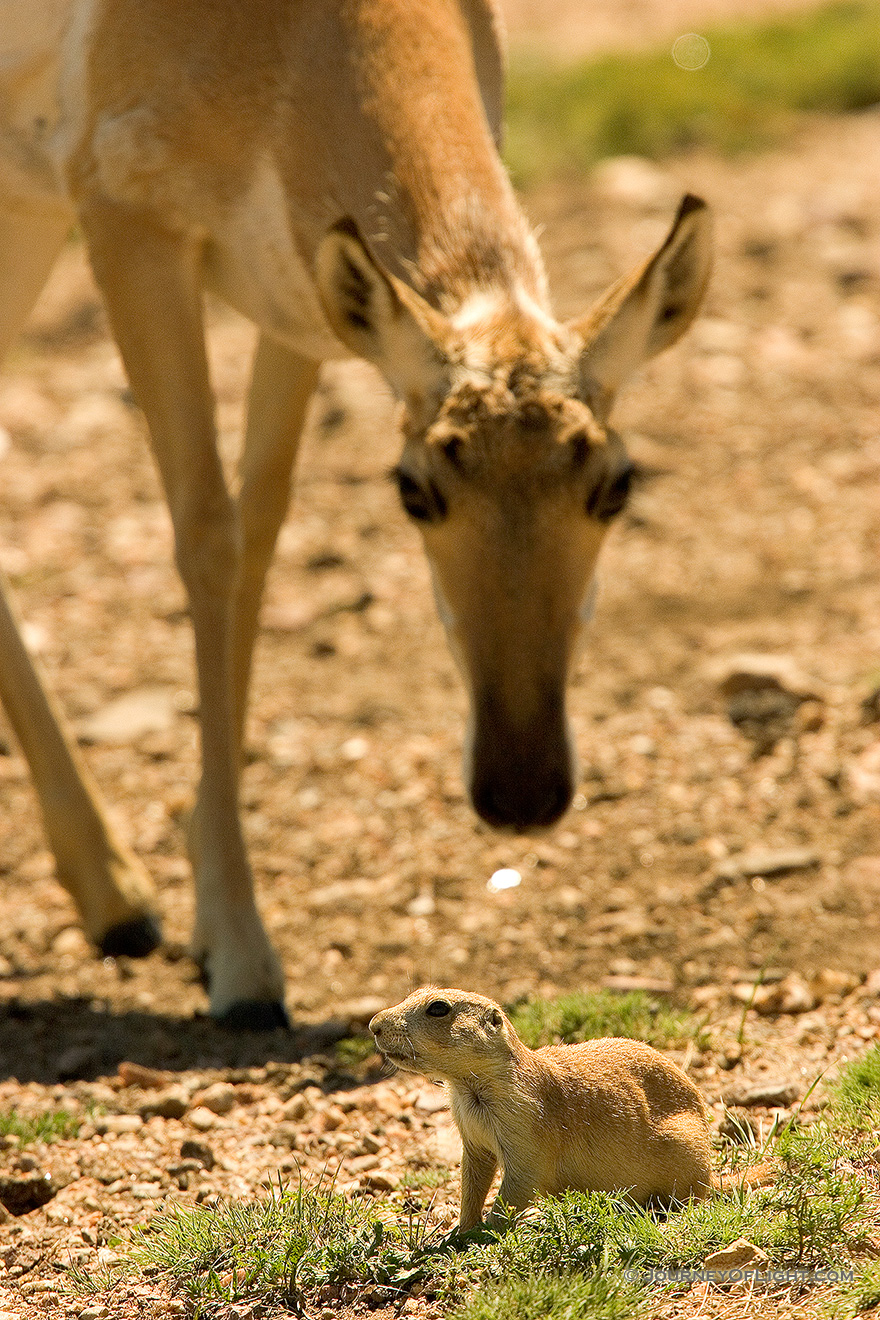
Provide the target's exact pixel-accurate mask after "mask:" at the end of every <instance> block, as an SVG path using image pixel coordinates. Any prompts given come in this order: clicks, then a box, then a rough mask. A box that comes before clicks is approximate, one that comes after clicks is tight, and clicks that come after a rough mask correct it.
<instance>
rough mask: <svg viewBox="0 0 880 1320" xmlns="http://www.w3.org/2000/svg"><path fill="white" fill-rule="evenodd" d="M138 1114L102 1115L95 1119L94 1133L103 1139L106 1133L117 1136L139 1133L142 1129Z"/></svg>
mask: <svg viewBox="0 0 880 1320" xmlns="http://www.w3.org/2000/svg"><path fill="white" fill-rule="evenodd" d="M143 1122H144V1121H143V1119H142V1118H141V1116H140V1114H103V1115H102V1116H101V1117H100V1118H96V1119H95V1131H96V1132H97V1133H98V1136H101V1137H104V1136H106V1135H107V1133H108V1132H112V1133H114V1134H116V1135H119V1134H120V1133H123V1132H140V1130H141V1128H142V1127H143Z"/></svg>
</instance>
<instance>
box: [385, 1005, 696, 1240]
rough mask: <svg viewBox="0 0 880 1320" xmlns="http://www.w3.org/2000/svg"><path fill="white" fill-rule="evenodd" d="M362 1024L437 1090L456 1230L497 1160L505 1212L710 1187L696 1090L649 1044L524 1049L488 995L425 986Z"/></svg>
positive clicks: (471, 1216)
mask: <svg viewBox="0 0 880 1320" xmlns="http://www.w3.org/2000/svg"><path fill="white" fill-rule="evenodd" d="M370 1031H371V1032H372V1033H373V1036H374V1037H375V1040H376V1045H377V1047H378V1049H379V1050H380V1052H381V1053H382V1054H383V1055H384V1056H385V1057H386V1058H387V1059H389V1060H390V1061H391V1062H392V1063H394V1064H395V1065H396V1066H397V1067H398V1068H401V1069H403V1070H404V1071H405V1072H414V1073H423V1074H425V1075H426V1076H428V1077H436V1078H441V1079H442V1080H443V1081H445V1082H447V1083H448V1085H449V1088H450V1092H451V1096H452V1113H453V1117H454V1119H455V1122H456V1124H457V1126H458V1130H459V1132H460V1134H461V1140H462V1160H461V1215H460V1218H459V1227H460V1228H461V1229H469V1228H473V1227H474V1226H475V1225H476V1224H479V1223H480V1222H481V1218H482V1213H483V1206H484V1204H485V1201H486V1196H487V1195H488V1192H489V1187H490V1186H491V1183H492V1179H493V1177H494V1175H495V1171H496V1169H497V1168H498V1165H499V1164H500V1165H501V1166H502V1168H503V1171H504V1176H503V1179H502V1182H501V1187H500V1189H499V1192H498V1203H503V1205H504V1206H505V1207H506V1208H507V1209H508V1210H510V1211H513V1212H514V1213H517V1214H518V1213H520V1212H521V1211H522V1210H524V1209H525V1208H526V1207H527V1206H528V1205H530V1204H531V1203H532V1202H533V1201H534V1200H535V1198H536V1197H538V1196H548V1195H554V1194H557V1193H560V1192H563V1191H566V1190H567V1189H574V1190H577V1191H602V1192H616V1191H619V1192H624V1191H625V1192H628V1193H629V1195H630V1196H632V1197H633V1199H634V1200H636V1201H638V1202H640V1203H641V1204H644V1203H645V1202H647V1201H649V1200H653V1199H658V1200H661V1201H666V1202H670V1201H686V1200H687V1199H688V1198H689V1197H698V1198H703V1197H706V1196H709V1195H710V1194H711V1192H712V1190H713V1180H712V1172H711V1158H710V1148H709V1124H708V1120H707V1116H706V1110H705V1107H704V1104H703V1100H702V1097H701V1095H700V1092H699V1091H698V1090H697V1088H696V1086H695V1085H694V1083H693V1082H692V1081H691V1080H690V1078H688V1077H686V1076H685V1074H684V1073H683V1072H682V1070H681V1069H680V1068H679V1067H677V1066H676V1065H675V1064H674V1063H672V1062H671V1061H670V1060H669V1059H666V1058H664V1056H663V1055H662V1054H660V1053H658V1051H657V1050H655V1049H652V1048H651V1046H650V1045H644V1044H642V1042H641V1041H635V1040H624V1039H619V1038H606V1039H603V1040H591V1041H587V1042H586V1043H585V1044H582V1045H547V1046H545V1047H544V1048H543V1049H539V1050H532V1049H529V1047H528V1046H527V1045H524V1044H523V1042H522V1041H521V1040H520V1038H519V1037H518V1036H517V1034H516V1031H515V1030H514V1028H513V1026H512V1024H511V1022H510V1019H509V1018H508V1017H507V1016H506V1014H505V1013H504V1012H503V1010H502V1009H501V1008H499V1006H498V1005H497V1004H496V1003H494V1002H493V1001H492V1000H491V999H484V998H483V996H482V995H474V994H469V993H468V992H466V991H464V990H452V989H439V988H438V987H437V986H426V987H425V988H423V989H421V990H416V991H415V992H414V993H413V994H411V995H409V996H408V998H406V999H404V1000H403V1002H402V1003H400V1004H398V1005H397V1006H396V1007H394V1008H388V1009H385V1010H384V1011H383V1012H381V1013H377V1014H376V1016H375V1017H374V1018H373V1019H372V1021H371V1022H370ZM498 1218H499V1215H498V1212H497V1211H493V1214H492V1215H491V1216H490V1222H491V1221H492V1220H496V1221H497V1219H498Z"/></svg>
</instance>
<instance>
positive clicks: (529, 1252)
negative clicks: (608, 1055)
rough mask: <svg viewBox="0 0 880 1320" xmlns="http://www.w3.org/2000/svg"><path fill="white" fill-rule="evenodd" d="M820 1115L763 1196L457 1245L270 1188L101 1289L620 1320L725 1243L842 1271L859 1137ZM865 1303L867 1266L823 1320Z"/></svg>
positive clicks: (539, 1224) (870, 1222) (347, 1204)
mask: <svg viewBox="0 0 880 1320" xmlns="http://www.w3.org/2000/svg"><path fill="white" fill-rule="evenodd" d="M616 1002H617V1005H618V1007H619V1003H620V1001H619V1000H618V1001H616ZM590 1021H592V1019H590ZM602 1023H603V1026H607V1019H606V1018H603V1019H602ZM539 1026H540V1028H541V1030H544V1029H545V1025H542V1024H541V1023H539ZM583 1026H584V1022H583V1020H581V1021H580V1024H579V1026H577V1027H576V1028H574V1029H576V1030H581V1029H582V1028H583ZM617 1026H618V1027H619V1026H620V1022H619V1019H618V1021H617ZM569 1029H571V1028H570V1024H569ZM863 1065H864V1061H862V1060H860V1061H858V1065H850V1068H848V1069H846V1070H845V1071H844V1074H843V1077H844V1079H846V1078H847V1077H849V1080H850V1081H852V1076H851V1075H850V1074H851V1072H852V1070H853V1069H856V1070H857V1071H858V1075H860V1076H861V1075H862V1073H863V1071H864V1067H863ZM853 1075H855V1074H854V1073H853ZM871 1075H872V1074H871ZM834 1113H835V1110H834V1106H833V1105H832V1106H831V1107H829V1109H828V1110H827V1117H824V1116H823V1118H821V1119H819V1120H818V1121H816V1122H814V1123H812V1124H811V1125H810V1126H808V1127H799V1126H798V1125H797V1124H796V1123H792V1124H790V1125H788V1126H787V1127H786V1128H784V1129H783V1131H782V1132H781V1133H780V1135H779V1136H778V1138H777V1139H776V1141H775V1142H774V1143H773V1147H772V1149H771V1150H770V1151H769V1152H766V1154H769V1155H770V1156H771V1157H772V1158H773V1160H774V1162H775V1165H776V1175H775V1179H774V1181H773V1183H772V1185H769V1186H765V1187H760V1188H754V1189H748V1188H745V1189H742V1190H739V1191H737V1192H734V1193H732V1194H727V1195H716V1196H712V1197H710V1198H708V1199H707V1200H705V1201H698V1202H689V1203H688V1204H686V1205H683V1206H681V1207H679V1208H676V1209H674V1210H673V1211H672V1212H670V1213H669V1214H667V1215H660V1214H657V1213H654V1212H652V1211H649V1210H646V1209H644V1208H642V1207H640V1206H637V1205H634V1204H632V1202H630V1201H628V1200H627V1198H626V1197H625V1196H623V1195H613V1196H612V1195H606V1194H604V1193H598V1192H594V1193H576V1192H569V1193H567V1194H566V1195H564V1196H561V1197H557V1198H548V1199H546V1200H543V1201H540V1202H539V1203H538V1204H537V1205H536V1206H534V1207H533V1209H532V1210H531V1211H530V1213H529V1215H527V1216H525V1217H524V1218H523V1219H522V1220H521V1221H520V1222H519V1223H517V1224H516V1225H515V1226H514V1227H513V1228H511V1229H510V1230H509V1231H507V1232H503V1231H500V1230H497V1229H493V1228H487V1227H483V1228H481V1229H479V1230H477V1231H475V1232H472V1233H469V1234H467V1235H464V1236H459V1235H456V1234H443V1233H442V1232H441V1230H440V1228H439V1227H438V1226H437V1224H436V1222H435V1221H434V1220H433V1218H432V1215H431V1212H430V1209H415V1210H412V1211H411V1212H410V1213H409V1214H404V1213H403V1212H401V1211H399V1210H395V1209H393V1208H392V1207H390V1206H389V1205H387V1204H382V1203H378V1204H377V1203H375V1202H369V1201H366V1200H363V1199H346V1198H345V1197H343V1196H341V1195H339V1194H337V1193H336V1192H335V1191H334V1190H333V1188H332V1186H329V1187H328V1185H326V1184H325V1185H323V1186H319V1187H317V1188H313V1189H306V1188H304V1187H302V1186H300V1187H298V1188H296V1189H290V1188H285V1187H282V1186H281V1185H280V1184H279V1186H278V1187H277V1189H273V1190H272V1192H271V1194H270V1195H269V1196H268V1198H267V1199H264V1200H261V1201H254V1202H231V1203H223V1202H221V1203H217V1204H210V1205H209V1204H205V1205H199V1206H192V1207H186V1208H176V1209H173V1210H171V1211H170V1212H166V1213H163V1214H161V1215H160V1216H159V1217H158V1218H156V1219H155V1220H153V1221H152V1223H151V1224H150V1225H149V1226H148V1227H146V1228H143V1229H140V1230H137V1231H136V1232H135V1234H134V1236H133V1239H132V1241H131V1242H130V1244H129V1247H128V1248H127V1249H126V1250H124V1251H123V1252H122V1253H121V1255H122V1264H121V1266H120V1267H119V1273H118V1274H115V1275H114V1279H113V1280H110V1281H109V1282H108V1283H107V1286H108V1287H111V1286H112V1284H113V1283H114V1282H120V1281H123V1280H124V1279H126V1278H128V1277H131V1275H132V1274H133V1273H135V1272H137V1271H142V1272H146V1273H148V1274H149V1275H150V1276H151V1277H159V1278H161V1279H162V1280H164V1282H165V1283H166V1285H168V1286H170V1288H171V1290H172V1292H173V1293H174V1294H176V1295H177V1296H179V1297H181V1298H182V1299H184V1300H185V1302H186V1304H187V1308H188V1314H190V1315H192V1316H193V1317H194V1318H195V1320H198V1317H204V1316H207V1315H209V1314H214V1313H215V1312H216V1311H217V1310H218V1308H221V1307H223V1306H228V1305H230V1304H233V1303H245V1304H248V1305H250V1306H253V1307H259V1308H260V1310H261V1311H262V1310H263V1309H264V1308H272V1307H280V1308H286V1309H287V1310H290V1311H293V1312H296V1313H298V1314H302V1313H304V1312H309V1313H310V1311H311V1309H313V1308H314V1307H315V1306H316V1305H319V1304H323V1303H326V1302H327V1301H328V1300H330V1301H333V1302H338V1303H341V1304H346V1303H348V1302H351V1301H360V1302H363V1303H366V1304H368V1305H387V1304H391V1303H394V1302H399V1301H400V1300H401V1299H403V1298H405V1297H406V1296H407V1295H408V1294H409V1293H410V1292H411V1291H412V1290H413V1288H414V1287H415V1286H417V1287H418V1291H419V1292H420V1294H422V1295H423V1296H427V1297H431V1298H434V1299H435V1300H437V1301H438V1302H439V1303H440V1304H441V1305H442V1306H443V1307H444V1308H445V1309H444V1314H451V1313H452V1312H453V1311H454V1308H456V1307H458V1310H457V1311H455V1312H454V1320H494V1317H498V1320H501V1317H504V1320H538V1317H539V1316H540V1317H542V1318H543V1317H544V1316H546V1317H548V1320H576V1317H580V1316H584V1317H586V1320H593V1317H595V1320H598V1318H599V1317H600V1316H601V1317H608V1320H624V1317H628V1316H630V1315H633V1314H635V1313H636V1312H637V1311H639V1310H640V1309H641V1307H642V1305H643V1303H645V1302H646V1301H647V1300H648V1299H650V1298H652V1297H653V1298H656V1288H657V1286H662V1287H664V1288H666V1290H667V1291H669V1290H672V1291H675V1290H681V1289H686V1288H687V1287H688V1283H687V1282H684V1281H682V1282H677V1281H670V1282H668V1283H666V1284H664V1285H657V1284H656V1283H654V1282H653V1281H652V1279H651V1277H650V1271H654V1270H664V1271H667V1270H691V1269H696V1268H699V1267H700V1266H701V1264H702V1262H703V1261H704V1260H705V1258H706V1256H707V1255H709V1253H711V1252H712V1251H715V1250H717V1249H719V1248H721V1247H724V1246H728V1245H729V1244H730V1243H732V1242H733V1241H735V1240H736V1239H737V1238H739V1237H745V1238H748V1239H749V1240H750V1241H751V1242H754V1243H755V1244H756V1245H757V1246H758V1247H761V1248H762V1249H763V1250H764V1251H766V1253H767V1255H768V1256H769V1258H770V1262H771V1265H772V1266H774V1267H783V1268H810V1267H820V1266H821V1267H827V1268H845V1267H848V1266H850V1264H851V1263H852V1261H853V1260H855V1259H858V1257H859V1255H860V1254H861V1253H863V1252H864V1249H865V1246H866V1243H867V1241H868V1239H869V1237H870V1235H871V1233H872V1231H873V1229H874V1225H875V1222H876V1214H877V1204H876V1203H877V1193H876V1186H875V1180H874V1179H873V1177H872V1175H873V1165H872V1164H870V1162H869V1160H868V1152H869V1149H870V1146H871V1144H872V1143H873V1137H871V1136H868V1135H865V1136H864V1137H859V1136H858V1135H857V1134H856V1133H854V1131H853V1129H852V1127H851V1126H842V1127H840V1128H836V1127H835V1123H836V1121H837V1120H836V1119H835V1118H834ZM437 1172H438V1179H439V1178H440V1177H441V1171H439V1170H438V1171H437ZM446 1175H447V1171H446V1170H443V1171H442V1178H443V1179H445V1177H446ZM115 1269H116V1267H114V1270H115ZM69 1277H70V1279H71V1282H72V1284H73V1286H74V1287H78V1288H79V1289H80V1291H87V1290H89V1289H90V1288H92V1290H93V1284H92V1282H91V1281H89V1280H88V1279H87V1278H85V1277H80V1276H78V1274H77V1272H76V1271H75V1270H74V1271H71V1273H70V1275H69ZM878 1296H880V1269H878V1267H877V1266H876V1262H872V1264H871V1266H870V1267H869V1268H867V1269H863V1270H862V1271H861V1272H860V1273H859V1275H858V1277H857V1279H856V1282H855V1283H850V1284H846V1285H844V1286H842V1287H841V1288H840V1289H838V1290H837V1291H836V1292H835V1293H834V1295H833V1300H834V1304H835V1306H838V1311H837V1314H840V1315H844V1316H846V1318H847V1320H852V1317H853V1316H855V1314H856V1313H857V1312H858V1311H859V1310H860V1309H861V1310H864V1309H867V1308H869V1307H870V1306H872V1305H873V1304H874V1302H873V1301H872V1298H877V1297H878ZM839 1308H842V1309H839Z"/></svg>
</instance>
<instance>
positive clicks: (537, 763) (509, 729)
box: [469, 684, 575, 830]
mask: <svg viewBox="0 0 880 1320" xmlns="http://www.w3.org/2000/svg"><path fill="white" fill-rule="evenodd" d="M472 727H473V740H472V743H471V756H470V774H469V781H470V782H469V789H470V798H471V802H472V803H473V806H474V810H475V811H476V812H477V814H478V815H479V816H481V817H482V818H483V820H485V821H486V822H487V823H488V824H489V825H495V826H497V827H498V828H502V829H505V828H506V829H518V830H528V829H538V828H540V827H542V826H545V825H552V824H553V823H554V822H555V821H557V820H558V819H559V817H560V816H561V815H562V814H563V812H564V811H565V810H566V809H567V807H568V805H569V803H570V802H571V799H572V796H573V794H574V787H575V784H574V762H573V757H572V752H571V747H570V745H569V735H568V727H567V723H566V719H565V705H564V691H563V689H562V685H561V684H559V685H558V687H557V686H556V685H553V687H552V688H551V689H550V690H549V691H547V692H545V693H543V694H542V699H541V700H540V701H534V702H532V703H531V709H530V710H529V711H528V712H527V713H525V714H523V712H522V711H511V710H510V709H509V708H508V707H507V706H506V705H505V704H502V703H501V702H500V701H499V699H498V694H497V692H496V691H494V690H493V689H491V688H487V689H485V690H484V691H483V692H482V693H481V694H480V698H479V699H478V700H477V701H476V702H475V703H474V722H473V726H472Z"/></svg>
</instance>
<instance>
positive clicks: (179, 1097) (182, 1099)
mask: <svg viewBox="0 0 880 1320" xmlns="http://www.w3.org/2000/svg"><path fill="white" fill-rule="evenodd" d="M188 1108H189V1101H188V1099H187V1097H186V1096H185V1095H184V1093H183V1092H182V1091H179V1090H169V1091H161V1092H159V1094H158V1095H155V1096H151V1097H150V1099H149V1100H145V1101H144V1103H143V1104H142V1105H140V1106H139V1107H138V1113H139V1114H140V1116H141V1118H144V1119H147V1118H154V1117H157V1118H183V1116H184V1114H185V1113H186V1111H187V1109H188Z"/></svg>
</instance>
